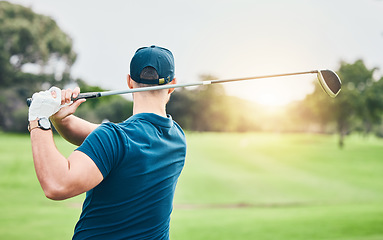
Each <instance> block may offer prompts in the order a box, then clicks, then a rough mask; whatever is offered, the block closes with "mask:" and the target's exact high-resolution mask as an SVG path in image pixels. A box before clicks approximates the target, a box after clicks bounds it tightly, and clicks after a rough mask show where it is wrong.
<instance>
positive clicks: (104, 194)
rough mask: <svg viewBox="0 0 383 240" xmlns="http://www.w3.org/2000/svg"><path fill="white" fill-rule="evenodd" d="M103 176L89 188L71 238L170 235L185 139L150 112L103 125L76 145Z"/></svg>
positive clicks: (166, 120) (175, 127)
mask: <svg viewBox="0 0 383 240" xmlns="http://www.w3.org/2000/svg"><path fill="white" fill-rule="evenodd" d="M78 150H79V151H81V152H83V153H85V154H87V155H88V156H89V157H90V158H91V159H92V160H93V161H94V162H95V163H96V165H97V167H98V168H99V169H100V171H101V173H102V175H103V177H104V180H103V181H102V182H101V183H100V184H99V185H98V186H97V187H95V188H94V189H92V190H90V191H89V192H87V196H86V199H85V202H84V206H83V212H82V214H81V217H80V220H79V222H78V223H77V225H76V228H75V234H74V236H73V239H86V238H91V239H123V238H124V239H135V238H139V239H142V238H144V239H168V238H169V221H170V214H171V211H172V201H173V196H174V191H175V186H176V183H177V180H178V177H179V175H180V173H181V170H182V168H183V165H184V160H185V155H186V142H185V136H184V133H183V131H182V129H181V128H180V127H179V126H178V125H177V124H176V123H175V122H173V120H172V119H171V117H170V116H169V117H168V118H164V117H161V116H159V115H156V114H152V113H140V114H136V115H133V116H132V117H131V118H129V119H128V120H127V121H125V122H123V123H121V124H112V123H108V124H103V125H101V126H100V127H99V128H97V129H96V130H95V131H94V132H93V133H92V134H91V135H89V137H88V138H87V139H86V140H85V142H84V143H83V144H82V145H81V146H80V147H79V148H78Z"/></svg>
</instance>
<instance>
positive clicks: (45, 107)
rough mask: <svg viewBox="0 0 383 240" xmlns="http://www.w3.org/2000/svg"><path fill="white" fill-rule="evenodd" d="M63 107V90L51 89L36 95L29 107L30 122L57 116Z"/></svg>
mask: <svg viewBox="0 0 383 240" xmlns="http://www.w3.org/2000/svg"><path fill="white" fill-rule="evenodd" d="M60 106H61V90H60V89H59V88H57V87H51V88H50V89H49V90H47V91H41V92H38V93H34V94H33V96H32V103H31V106H30V107H29V113H28V120H29V121H33V120H36V119H37V118H42V117H46V118H49V117H50V116H52V115H53V114H55V113H56V112H57V111H58V110H59V109H60Z"/></svg>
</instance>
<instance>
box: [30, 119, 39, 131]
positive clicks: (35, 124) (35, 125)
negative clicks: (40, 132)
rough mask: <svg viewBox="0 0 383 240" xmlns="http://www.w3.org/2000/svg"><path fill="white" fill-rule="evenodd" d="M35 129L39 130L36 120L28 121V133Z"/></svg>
mask: <svg viewBox="0 0 383 240" xmlns="http://www.w3.org/2000/svg"><path fill="white" fill-rule="evenodd" d="M35 128H40V126H39V122H38V120H37V121H36V120H35V121H30V122H29V124H28V131H29V132H31V131H32V130H33V129H35Z"/></svg>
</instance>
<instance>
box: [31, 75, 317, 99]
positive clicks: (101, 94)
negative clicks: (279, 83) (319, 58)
mask: <svg viewBox="0 0 383 240" xmlns="http://www.w3.org/2000/svg"><path fill="white" fill-rule="evenodd" d="M318 72H319V70H313V71H306V72H295V73H283V74H273V75H264V76H253V77H243V78H230V79H218V80H205V81H200V82H192V83H182V84H167V85H160V86H152V87H143V88H134V89H124V90H114V91H105V92H88V93H80V94H79V95H78V96H77V97H76V98H73V99H72V100H73V101H75V100H77V99H82V98H97V97H104V96H111V95H119V94H127V93H135V92H146V91H153V90H161V89H169V88H181V87H193V86H200V85H209V84H215V83H226V82H237V81H245V80H255V79H261V78H273V77H283V76H293V75H302V74H314V73H318ZM31 102H32V99H31V98H28V99H27V104H28V106H30V104H31Z"/></svg>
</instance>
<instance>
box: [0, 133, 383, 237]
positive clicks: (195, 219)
mask: <svg viewBox="0 0 383 240" xmlns="http://www.w3.org/2000/svg"><path fill="white" fill-rule="evenodd" d="M187 140H188V156H187V162H186V165H185V169H184V171H183V173H182V175H181V177H180V180H179V185H178V187H177V191H176V196H175V207H174V211H173V215H172V221H171V238H172V239H173V240H174V239H175V240H177V239H181V240H183V239H193V240H195V239H220V240H221V239H266V240H268V239H294V240H296V239H328V240H346V239H350V240H356V239H358V240H377V239H383V140H379V139H376V138H373V137H368V138H362V137H358V136H351V137H349V138H347V139H346V146H345V148H344V149H343V150H340V149H338V147H337V139H336V137H335V136H323V135H307V134H289V135H280V134H219V133H188V134H187ZM56 143H57V145H58V148H59V150H60V151H61V152H62V153H63V154H64V155H66V156H68V155H69V154H70V152H71V151H72V150H73V149H74V146H72V145H70V144H67V143H65V142H64V141H63V140H61V139H60V138H56ZM83 197H84V196H79V197H76V198H74V199H71V200H66V201H61V202H54V201H51V200H48V199H46V198H45V197H44V194H43V192H42V190H41V188H40V186H39V184H38V181H37V178H36V176H35V172H34V168H33V163H32V158H31V147H30V143H29V138H28V136H27V135H9V134H3V133H0V239H70V238H71V235H72V233H73V228H74V225H75V223H76V221H77V219H78V217H79V214H80V211H81V202H82V200H83Z"/></svg>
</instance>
